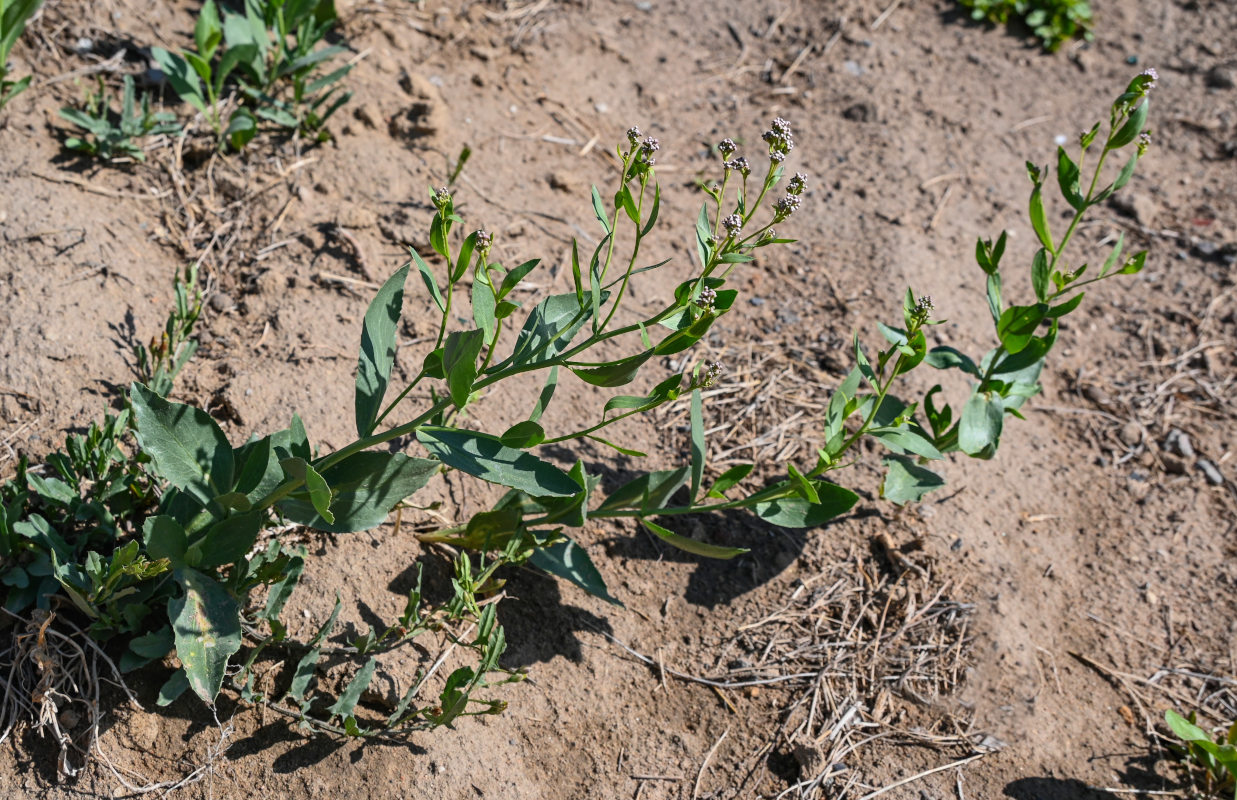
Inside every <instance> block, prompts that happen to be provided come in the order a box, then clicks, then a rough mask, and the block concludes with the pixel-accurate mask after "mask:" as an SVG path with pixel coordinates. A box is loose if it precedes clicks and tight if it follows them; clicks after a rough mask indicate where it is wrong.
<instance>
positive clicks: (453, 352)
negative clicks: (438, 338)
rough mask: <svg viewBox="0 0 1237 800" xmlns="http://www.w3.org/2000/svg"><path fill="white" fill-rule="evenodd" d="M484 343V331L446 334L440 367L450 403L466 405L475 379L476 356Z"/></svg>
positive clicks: (458, 406) (461, 406)
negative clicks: (448, 391) (445, 378)
mask: <svg viewBox="0 0 1237 800" xmlns="http://www.w3.org/2000/svg"><path fill="white" fill-rule="evenodd" d="M484 343H485V333H484V332H482V331H479V330H471V331H453V332H452V333H451V334H449V335H448V336H447V342H446V344H445V345H444V346H443V351H442V369H443V371H444V372H445V373H446V375H447V388H448V390H450V392H451V403H452V404H453V405H454V406H455V407H456V408H463V407H464V406H466V405H468V398H469V397H471V396H472V386H473V383H475V382H476V380H477V356H479V355H480V354H481V346H482V345H483V344H484Z"/></svg>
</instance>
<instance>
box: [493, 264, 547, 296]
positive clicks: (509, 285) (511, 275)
mask: <svg viewBox="0 0 1237 800" xmlns="http://www.w3.org/2000/svg"><path fill="white" fill-rule="evenodd" d="M540 263H541V259H538V258H534V259H533V260H532V261H525V262H524V263H523V264H521V265H520V266H518V267H516V268H515V269H513V270H511V271H510V272H508V273H507V274H506V275H505V276H503V282H502V286H501V287H499V289H498V297H499V298H500V299H501V298H503V297H506V296H507V295H509V294H511V292H512V291H513V290H514V289H515V287H517V286H519V285H520V281H522V280H524V276H525V275H527V274H528V273H530V272H532V271H533V270H534V269H535V268H536V267H537V265H538V264H540Z"/></svg>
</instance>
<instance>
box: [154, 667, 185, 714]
mask: <svg viewBox="0 0 1237 800" xmlns="http://www.w3.org/2000/svg"><path fill="white" fill-rule="evenodd" d="M187 691H189V678H188V676H186V675H185V668H184V667H181V668H180V669H178V670H176V671H175V672H173V673H172V676H171V677H170V678H168V679H167V681H166V682H165V683H164V684H163V686H162V687H161V688H160V689H159V697H158V698H157V699H156V700H155V705H157V706H160V707H165V706H170V705H171V704H172V703H173V702H175V701H176V699H177V698H178V697H180V696H181V695H182V694H184V693H185V692H187Z"/></svg>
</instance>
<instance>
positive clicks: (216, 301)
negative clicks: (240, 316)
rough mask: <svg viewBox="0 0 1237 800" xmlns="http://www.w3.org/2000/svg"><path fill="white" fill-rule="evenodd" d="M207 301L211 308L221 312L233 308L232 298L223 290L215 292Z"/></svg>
mask: <svg viewBox="0 0 1237 800" xmlns="http://www.w3.org/2000/svg"><path fill="white" fill-rule="evenodd" d="M207 302H208V303H209V304H210V307H211V310H213V311H217V312H218V313H220V314H222V313H224V312H226V311H230V310H232V298H230V297H228V296H227V295H226V294H224V293H223V292H215V293H213V294H212V295H211V296H210V300H208V301H207Z"/></svg>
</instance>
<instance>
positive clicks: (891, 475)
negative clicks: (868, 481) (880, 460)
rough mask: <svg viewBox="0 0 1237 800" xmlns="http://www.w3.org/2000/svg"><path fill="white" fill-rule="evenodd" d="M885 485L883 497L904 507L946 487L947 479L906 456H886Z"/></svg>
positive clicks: (882, 488)
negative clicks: (935, 490)
mask: <svg viewBox="0 0 1237 800" xmlns="http://www.w3.org/2000/svg"><path fill="white" fill-rule="evenodd" d="M884 461H885V467H886V468H887V471H886V473H885V480H884V483H882V484H881V497H884V498H885V499H886V500H889V501H891V502H894V503H897V504H898V505H902V504H904V503H909V502H912V501H918V500H921V499H922V498H923V496H924V495H926V494H927V493H928V492H931V491H932V490H934V489H939V488H940V487H942V486H944V485H945V479H944V478H942V477H941V476H940V475H937V474H936V473H935V472H933V471H932V470H930V469H925V468H924V467H921V466H919V465H918V464H916V463H915V461H914V459H911V458H907V457H906V456H885V459H884Z"/></svg>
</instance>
